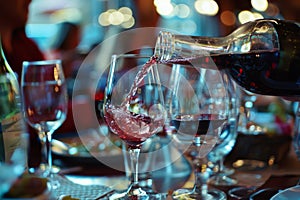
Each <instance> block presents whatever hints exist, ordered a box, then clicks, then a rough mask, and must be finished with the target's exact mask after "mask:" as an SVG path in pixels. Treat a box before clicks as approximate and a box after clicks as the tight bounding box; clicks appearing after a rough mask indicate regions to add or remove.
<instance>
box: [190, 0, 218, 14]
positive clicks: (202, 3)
mask: <svg viewBox="0 0 300 200" xmlns="http://www.w3.org/2000/svg"><path fill="white" fill-rule="evenodd" d="M194 6H195V9H196V11H197V12H198V13H200V14H202V15H208V16H215V15H216V14H217V13H218V12H219V6H218V4H217V2H215V1H214V0H196V1H195V3H194Z"/></svg>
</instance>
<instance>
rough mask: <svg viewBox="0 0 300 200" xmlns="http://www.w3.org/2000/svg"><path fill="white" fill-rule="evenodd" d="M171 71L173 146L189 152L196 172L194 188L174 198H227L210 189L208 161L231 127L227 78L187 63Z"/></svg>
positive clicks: (169, 105)
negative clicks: (207, 157) (228, 123)
mask: <svg viewBox="0 0 300 200" xmlns="http://www.w3.org/2000/svg"><path fill="white" fill-rule="evenodd" d="M172 68H173V71H172V75H171V78H170V91H171V94H168V95H167V97H166V99H167V100H166V107H167V110H168V114H169V116H168V117H169V119H168V120H169V121H170V125H171V126H173V127H175V129H176V131H175V134H173V138H174V139H173V141H174V144H175V145H176V146H177V147H178V148H179V149H180V150H181V151H182V152H188V155H190V157H191V160H192V163H193V165H194V171H195V184H194V187H193V188H191V189H184V188H182V189H178V190H176V191H175V192H174V194H173V198H182V197H184V198H190V199H226V194H225V193H224V192H222V191H220V190H217V189H209V190H208V186H207V180H208V177H209V174H210V172H209V170H208V168H207V163H206V161H205V157H206V155H207V154H208V153H209V152H210V151H211V150H212V149H213V147H214V146H215V145H216V143H217V141H218V139H219V137H220V134H221V132H222V129H224V128H227V127H229V126H227V122H228V111H229V107H228V106H229V96H228V95H227V89H226V85H225V84H224V80H223V79H224V77H225V76H226V75H225V74H221V73H220V72H218V71H217V70H208V69H200V68H195V67H193V66H192V65H186V64H185V65H179V64H174V65H173V67H172ZM227 80H228V78H227Z"/></svg>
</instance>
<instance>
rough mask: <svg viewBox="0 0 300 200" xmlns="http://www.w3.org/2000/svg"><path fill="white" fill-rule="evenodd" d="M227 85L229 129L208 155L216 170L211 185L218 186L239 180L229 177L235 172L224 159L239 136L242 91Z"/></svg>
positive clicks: (222, 133)
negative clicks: (226, 164)
mask: <svg viewBox="0 0 300 200" xmlns="http://www.w3.org/2000/svg"><path fill="white" fill-rule="evenodd" d="M226 83H228V85H227V90H228V95H230V101H229V103H230V104H229V105H230V107H229V109H230V110H229V111H230V112H229V117H228V124H227V126H228V127H227V128H224V129H223V131H222V132H221V134H220V137H219V140H218V142H217V144H216V145H215V146H214V148H213V149H212V151H211V152H209V153H208V155H207V158H208V160H209V161H210V162H212V167H213V168H216V169H215V170H216V171H215V170H213V171H214V173H213V174H212V175H211V177H210V179H209V183H210V184H212V185H216V186H229V185H235V184H236V183H237V180H235V179H234V178H231V177H229V175H231V174H232V173H234V170H233V169H230V168H227V167H225V165H224V159H225V156H226V155H228V154H229V153H230V152H231V150H232V149H233V147H234V145H235V142H236V138H237V134H238V132H237V127H238V122H239V113H240V112H239V105H240V101H239V97H240V93H239V91H240V90H239V89H238V88H237V87H236V85H235V84H234V83H233V82H232V81H231V80H228V81H226Z"/></svg>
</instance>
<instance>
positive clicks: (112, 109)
mask: <svg viewBox="0 0 300 200" xmlns="http://www.w3.org/2000/svg"><path fill="white" fill-rule="evenodd" d="M155 62H156V60H155V59H154V58H153V59H150V60H149V61H148V62H147V63H145V64H144V65H143V67H142V68H141V70H140V71H138V73H137V75H136V77H135V79H134V81H133V84H132V86H131V88H130V91H129V93H128V95H127V96H126V98H125V99H124V100H123V101H122V103H121V105H117V106H114V105H111V104H109V103H106V105H105V113H104V118H105V121H106V123H107V124H108V126H109V128H110V130H111V131H112V132H113V133H115V134H117V135H118V136H119V137H120V138H121V139H122V140H124V141H126V143H127V144H128V145H129V146H132V147H134V148H136V147H138V146H140V145H141V144H142V143H143V142H144V141H145V140H146V139H148V138H149V137H151V136H152V135H154V134H156V133H158V132H159V131H161V130H162V128H163V125H164V116H163V113H157V115H153V114H152V117H149V116H148V114H149V113H146V114H140V113H134V112H131V111H130V110H129V109H128V108H129V107H130V104H131V101H132V100H133V99H134V98H135V97H136V96H135V95H136V92H137V90H138V88H139V84H140V83H141V82H142V81H143V80H144V77H145V76H146V75H147V73H148V72H149V70H150V69H151V67H152V64H154V63H155ZM109 98H110V97H109V96H108V99H107V100H108V102H109V101H110V99H109ZM143 105H146V103H145V102H144V103H143ZM155 108H156V106H155V105H152V106H151V110H152V112H154V111H155ZM157 108H158V107H157ZM149 111H150V110H149ZM157 111H158V112H161V110H160V109H159V108H158V110H157Z"/></svg>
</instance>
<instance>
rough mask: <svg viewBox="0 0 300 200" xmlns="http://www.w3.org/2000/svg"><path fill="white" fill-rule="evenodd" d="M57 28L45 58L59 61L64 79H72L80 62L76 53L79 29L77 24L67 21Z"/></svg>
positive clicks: (77, 52)
mask: <svg viewBox="0 0 300 200" xmlns="http://www.w3.org/2000/svg"><path fill="white" fill-rule="evenodd" d="M58 26H59V28H58V32H57V34H56V36H55V38H54V40H53V42H52V45H51V48H50V51H48V52H47V53H46V57H47V58H48V59H61V60H62V64H63V69H64V74H65V76H66V78H67V79H69V78H74V77H75V75H76V72H77V70H78V68H79V67H80V64H81V62H82V58H81V55H80V52H79V51H78V45H79V43H80V41H81V27H80V25H79V24H77V23H74V22H68V21H65V22H62V23H60V24H59V25H58Z"/></svg>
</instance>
